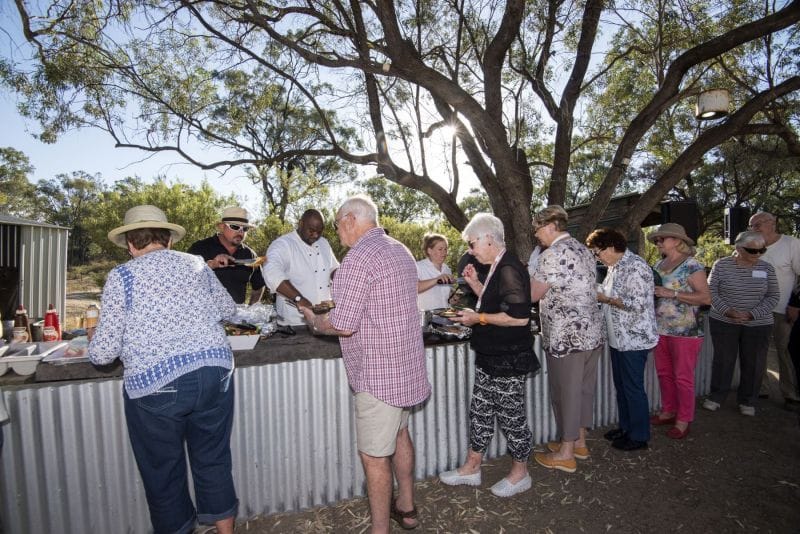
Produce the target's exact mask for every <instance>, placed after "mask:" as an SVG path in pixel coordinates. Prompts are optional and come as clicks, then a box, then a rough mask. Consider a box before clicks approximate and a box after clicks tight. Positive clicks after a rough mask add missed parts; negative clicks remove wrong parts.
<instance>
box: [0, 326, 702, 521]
mask: <svg viewBox="0 0 800 534" xmlns="http://www.w3.org/2000/svg"><path fill="white" fill-rule="evenodd" d="M710 345H711V343H710V342H707V343H706V344H705V345H704V349H703V352H702V354H701V358H700V363H699V364H698V368H697V393H698V394H702V393H704V392H705V391H707V389H708V382H709V379H710V374H711V370H710V369H711V350H710ZM536 350H537V353H538V354H539V358H540V360H541V361H542V369H541V371H540V372H539V373H537V374H536V375H534V376H532V377H530V378H529V379H528V383H527V392H526V403H527V414H528V419H529V422H530V425H531V429H532V430H533V435H534V441H535V442H536V443H542V442H544V441H546V440H549V439H554V438H555V437H556V436H555V423H554V421H553V418H552V414H551V410H550V401H549V395H548V388H547V387H546V383H547V382H546V380H547V365H546V361H545V358H544V356H543V355H542V354H541V351H540V343H539V340H538V338H537V340H536ZM235 360H236V366H237V369H236V373H235V387H236V406H235V415H234V428H233V435H232V438H231V448H232V453H233V462H234V465H233V477H234V482H235V484H236V488H237V493H238V496H239V499H240V508H239V517H240V518H247V517H252V516H255V515H263V514H270V513H275V512H280V511H289V510H299V509H302V508H307V507H311V506H318V505H324V504H327V503H332V502H336V501H339V500H343V499H347V498H351V497H354V496H361V495H364V492H365V487H364V474H363V470H362V468H361V464H360V461H359V458H358V451H357V449H356V443H355V432H354V419H353V407H352V395H351V393H350V390H349V387H348V385H347V378H346V376H345V372H344V366H343V365H342V363H341V362H340V361H339V360H340V351H339V344H338V341H337V340H336V339H335V338H320V337H314V336H312V335H310V334H308V333H307V332H306V331H303V330H298V332H297V335H295V336H284V335H282V334H276V335H274V336H273V337H271V338H269V339H266V340H261V341H260V342H259V343H258V344H257V345H256V347H255V348H254V349H253V350H252V351H240V352H236V353H235ZM425 364H426V369H427V372H428V377H429V379H430V381H431V384H432V386H433V389H432V394H431V397H430V399H428V401H427V402H426V403H424V404H423V405H421V406H420V407H418V408H417V409H415V411H414V413H413V414H412V417H411V420H410V424H409V430H410V432H411V436H412V439H413V441H414V443H415V446H416V453H417V455H416V460H417V463H416V469H415V473H414V474H415V477H416V478H417V479H424V478H428V477H431V476H434V475H436V474H438V473H439V472H441V471H444V470H447V469H452V468H453V467H455V466H457V465H458V464H459V463H460V462H461V461H463V459H464V457H465V455H466V448H467V432H468V409H469V399H470V392H471V387H472V382H473V379H474V354H473V352H472V351H471V350H470V348H469V342H444V343H443V342H437V341H435V340H429V342H428V343H426V349H425ZM121 375H122V368H121V366H120V365H119V364H116V365H112V366H107V367H105V368H102V369H98V368H94V367H93V366H92V365H90V364H88V363H73V364H68V365H60V366H56V365H50V364H40V365H39V368H38V369H37V372H36V374H35V375H31V376H30V377H26V378H25V379H24V380H19V379H15V378H14V377H9V376H8V375H6V376H4V377H0V385H2V387H3V392H2V394H3V397H4V399H5V402H6V405H7V407H8V409H9V413H10V417H11V419H10V421H9V423H8V424H6V425H4V427H3V430H4V433H5V446H4V449H3V451H2V462H0V470H1V471H0V507H1V508H0V514H2V515H1V517H2V523H3V527H4V529H5V531H6V532H25V533H30V534H36V533H42V534H44V533H51V532H62V533H76V534H78V533H81V534H82V533H84V532H87V531H90V530H91V531H95V532H129V533H133V534H139V533H142V534H143V533H146V532H149V531H150V523H149V515H148V512H147V503H146V501H145V498H144V491H143V489H142V486H141V481H140V479H139V474H138V471H137V469H136V464H135V462H134V459H133V455H132V452H131V449H130V444H129V443H128V436H127V431H126V428H125V421H124V411H123V404H122V380H121ZM15 382H16V383H15ZM645 385H646V389H647V392H648V395H649V398H650V402H651V406H652V407H656V406H658V405H659V404H660V397H659V393H658V387H657V380H656V376H655V371H654V369H653V365H652V359H651V361H650V362H648V366H647V370H646V377H645ZM615 420H616V401H615V398H614V389H613V385H612V379H611V367H610V362H609V358H608V353H607V351H606V353H605V354H604V355H603V358H602V360H601V362H600V365H599V369H598V393H597V397H596V402H595V425H596V426H605V425H608V424H610V423H613V422H614V421H615ZM505 445H506V442H505V438H504V437H503V436H502V435H501V433H500V432H499V431H497V432H496V433H495V439H493V440H492V443H491V445H490V447H489V450H488V451H487V456H489V457H496V456H499V455H501V454H504V453H505ZM534 469H535V468H534Z"/></svg>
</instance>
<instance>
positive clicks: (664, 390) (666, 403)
mask: <svg viewBox="0 0 800 534" xmlns="http://www.w3.org/2000/svg"><path fill="white" fill-rule="evenodd" d="M702 346H703V338H702V337H679V336H665V335H661V336H659V338H658V345H656V349H655V352H654V354H655V363H656V373H657V374H658V384H659V386H660V387H661V413H667V414H671V413H674V414H676V419H677V420H678V421H682V422H686V423H691V422H692V421H694V368H695V365H697V355H698V354H699V353H700V347H702Z"/></svg>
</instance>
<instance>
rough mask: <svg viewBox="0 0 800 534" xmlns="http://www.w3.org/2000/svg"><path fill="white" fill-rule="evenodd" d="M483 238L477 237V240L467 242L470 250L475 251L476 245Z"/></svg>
mask: <svg viewBox="0 0 800 534" xmlns="http://www.w3.org/2000/svg"><path fill="white" fill-rule="evenodd" d="M482 237H483V236H480V237H476V238H475V239H473V240H472V241H467V245H469V249H470V250H473V249H474V248H475V243H477V242H478V241H480V240H481V238H482Z"/></svg>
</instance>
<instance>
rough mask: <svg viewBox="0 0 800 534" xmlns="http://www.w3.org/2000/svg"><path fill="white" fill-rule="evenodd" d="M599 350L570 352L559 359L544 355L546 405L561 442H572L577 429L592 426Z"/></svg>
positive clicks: (575, 436)
mask: <svg viewBox="0 0 800 534" xmlns="http://www.w3.org/2000/svg"><path fill="white" fill-rule="evenodd" d="M602 350H603V348H602V346H600V347H597V348H596V349H594V350H589V351H584V352H573V353H570V354H568V355H566V356H564V357H563V358H554V357H553V356H551V355H550V354H548V355H547V383H548V384H549V385H550V403H551V405H552V407H553V415H554V416H555V419H556V429H557V431H558V434H557V435H558V436H560V438H561V441H575V440H576V439H578V437H579V436H580V429H581V428H589V427H591V426H592V423H593V422H594V413H593V412H592V408H593V406H594V394H595V390H596V389H597V362H598V361H599V360H600V352H601V351H602Z"/></svg>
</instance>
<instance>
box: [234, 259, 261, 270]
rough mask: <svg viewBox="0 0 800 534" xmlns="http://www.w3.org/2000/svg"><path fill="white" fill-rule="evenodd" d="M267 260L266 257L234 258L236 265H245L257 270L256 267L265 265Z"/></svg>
mask: <svg viewBox="0 0 800 534" xmlns="http://www.w3.org/2000/svg"><path fill="white" fill-rule="evenodd" d="M266 259H267V258H266V256H259V257H257V258H234V259H233V263H234V265H244V266H245V267H252V268H253V269H255V268H256V267H261V266H262V265H264V262H265V261H266Z"/></svg>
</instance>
